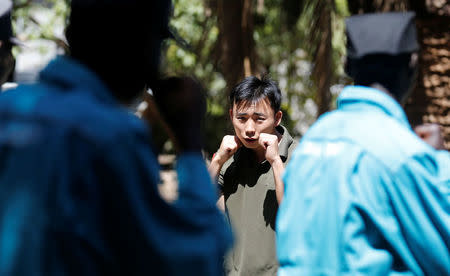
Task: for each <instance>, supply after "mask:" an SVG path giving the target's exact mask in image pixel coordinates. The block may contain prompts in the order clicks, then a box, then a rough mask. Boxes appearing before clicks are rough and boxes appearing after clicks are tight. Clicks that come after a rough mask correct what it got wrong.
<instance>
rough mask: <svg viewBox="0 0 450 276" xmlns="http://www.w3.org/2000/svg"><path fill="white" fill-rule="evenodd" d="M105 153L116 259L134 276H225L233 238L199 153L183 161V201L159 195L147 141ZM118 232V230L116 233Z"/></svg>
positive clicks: (132, 139)
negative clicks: (225, 260) (170, 200)
mask: <svg viewBox="0 0 450 276" xmlns="http://www.w3.org/2000/svg"><path fill="white" fill-rule="evenodd" d="M114 147H115V148H114V150H111V151H110V152H109V153H108V154H107V159H106V160H105V161H106V162H107V163H106V165H107V168H106V170H107V171H108V172H109V173H108V174H105V175H107V177H106V178H107V179H108V182H110V184H108V197H107V198H106V200H105V208H106V212H108V213H109V214H108V216H107V217H109V219H108V221H107V223H106V225H108V227H109V228H110V229H111V230H110V231H114V233H112V235H110V237H111V241H110V242H111V244H112V248H114V251H115V256H117V257H118V258H121V260H126V262H124V263H125V264H126V266H127V267H123V269H124V271H126V272H127V273H129V272H130V271H133V272H134V273H131V274H144V273H146V274H161V275H162V274H164V275H221V273H222V258H223V255H224V254H225V251H226V250H227V248H228V246H229V245H230V243H231V234H230V230H229V229H228V227H227V225H226V224H225V221H224V220H223V217H222V215H221V213H220V211H219V210H218V209H217V208H216V205H215V200H216V193H215V191H214V186H213V185H212V183H211V180H210V177H209V174H208V171H207V169H206V166H205V163H204V161H203V159H202V157H201V154H200V153H185V154H182V155H180V156H179V158H178V161H177V172H178V179H179V184H178V185H179V186H178V191H179V198H178V200H177V201H176V202H174V203H173V204H171V205H170V204H168V203H166V202H165V201H164V200H163V199H162V198H161V197H160V195H159V192H158V189H157V185H158V183H159V165H158V163H157V160H156V158H155V156H154V155H153V154H152V153H151V151H150V148H149V146H148V145H147V143H146V141H145V139H142V141H140V140H139V139H136V138H135V137H128V138H126V139H122V140H121V141H120V143H116V145H115V146H114ZM116 230H117V231H116Z"/></svg>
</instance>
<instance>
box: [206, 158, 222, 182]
mask: <svg viewBox="0 0 450 276" xmlns="http://www.w3.org/2000/svg"><path fill="white" fill-rule="evenodd" d="M222 166H223V163H221V162H219V161H218V160H217V159H215V158H214V157H213V159H212V160H211V164H209V167H208V172H209V175H210V176H211V179H213V181H216V180H217V176H218V175H219V172H220V170H221V169H222Z"/></svg>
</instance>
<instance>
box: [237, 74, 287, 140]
mask: <svg viewBox="0 0 450 276" xmlns="http://www.w3.org/2000/svg"><path fill="white" fill-rule="evenodd" d="M229 100H230V110H229V113H230V118H231V122H232V124H233V127H234V131H235V133H236V136H237V137H238V138H239V140H240V141H241V142H242V144H243V145H244V146H245V147H247V148H251V149H256V148H258V147H259V144H258V139H259V135H260V134H261V133H269V134H275V133H276V130H275V128H276V127H277V126H278V125H279V124H280V122H281V118H282V117H283V113H282V112H281V110H280V106H281V91H280V89H279V88H278V86H277V84H276V83H275V82H274V81H272V80H269V79H266V78H263V79H258V78H257V77H254V76H251V77H247V78H245V79H244V80H243V81H242V82H241V83H239V84H238V85H237V86H236V87H235V88H234V89H233V90H232V91H231V93H230V98H229Z"/></svg>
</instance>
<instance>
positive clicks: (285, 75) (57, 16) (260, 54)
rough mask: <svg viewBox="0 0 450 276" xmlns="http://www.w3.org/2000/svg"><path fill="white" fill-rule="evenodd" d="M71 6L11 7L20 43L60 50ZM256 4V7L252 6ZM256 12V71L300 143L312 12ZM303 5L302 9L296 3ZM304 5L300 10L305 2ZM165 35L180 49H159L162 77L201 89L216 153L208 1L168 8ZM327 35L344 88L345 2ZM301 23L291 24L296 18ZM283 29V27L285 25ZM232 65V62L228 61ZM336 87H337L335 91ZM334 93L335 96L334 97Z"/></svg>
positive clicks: (219, 98)
mask: <svg viewBox="0 0 450 276" xmlns="http://www.w3.org/2000/svg"><path fill="white" fill-rule="evenodd" d="M68 3H69V0H65V1H61V0H43V1H39V2H35V1H28V0H15V1H14V5H15V7H16V9H15V10H14V13H13V19H14V27H15V29H16V32H17V33H20V34H19V37H20V38H21V39H22V40H24V41H27V40H33V39H47V40H52V41H55V42H56V43H58V45H61V43H62V41H63V40H62V39H63V38H62V37H60V35H59V34H61V33H62V30H61V28H63V27H64V25H65V24H64V23H65V20H66V18H67V15H68V12H69V5H68ZM255 3H256V1H255ZM258 3H259V5H260V4H261V3H263V6H261V5H260V6H258V8H256V7H255V11H254V34H253V35H254V40H255V51H256V54H257V58H258V59H257V62H256V63H257V64H256V68H257V71H258V72H260V73H263V74H265V73H266V74H269V75H270V76H271V77H272V78H273V79H274V80H276V81H277V82H278V83H279V86H280V88H281V90H282V93H283V97H284V99H283V103H282V108H283V111H284V113H285V114H284V121H283V124H285V125H286V126H287V127H288V128H289V129H290V131H291V132H292V133H294V135H297V136H299V135H301V134H302V133H304V132H305V131H306V129H307V128H308V126H309V125H310V124H311V123H313V122H314V121H315V119H316V112H317V110H316V109H317V107H316V104H315V101H314V99H315V96H316V91H315V87H314V83H313V81H312V78H311V71H312V66H313V64H314V63H313V54H312V53H311V51H309V48H308V46H309V45H308V43H307V37H308V34H309V33H310V31H311V28H313V26H312V22H314V16H316V14H315V12H314V9H312V8H311V5H307V6H305V7H302V9H301V10H297V11H296V12H295V13H292V14H290V16H289V20H286V18H287V15H286V8H284V9H283V7H290V6H291V5H293V6H295V7H296V9H297V8H298V7H299V6H298V3H296V2H295V1H294V0H264V1H258ZM302 3H303V2H302ZM305 3H306V2H305ZM173 4H174V12H173V17H172V20H171V23H170V24H171V28H172V29H173V30H175V31H176V33H177V34H178V35H179V36H180V37H182V38H183V39H184V40H185V41H186V42H187V45H188V46H186V45H185V44H184V43H177V42H176V41H174V40H168V41H166V42H165V44H164V47H163V50H164V55H163V62H162V65H161V67H162V68H161V69H162V72H164V73H165V74H166V75H191V76H194V77H196V78H197V79H198V80H199V81H200V82H201V83H203V85H204V86H205V88H206V91H207V96H208V97H207V98H208V99H207V100H208V101H207V102H208V115H207V121H206V134H207V137H206V138H207V139H206V141H207V151H208V152H214V151H215V150H216V148H217V147H218V146H219V143H220V140H221V138H222V137H223V135H225V134H227V133H230V132H231V131H232V129H231V127H230V124H229V122H228V104H227V98H226V83H225V80H224V76H223V75H222V73H220V71H219V70H218V61H217V60H218V54H217V49H216V48H217V45H216V43H217V40H218V36H219V29H218V22H217V17H216V15H215V10H214V9H215V4H214V1H211V0H173ZM334 4H335V8H334V13H333V16H332V28H333V40H332V46H333V55H332V57H333V77H332V83H333V84H343V83H347V82H348V79H347V78H345V76H344V72H343V67H342V64H343V60H344V54H345V40H344V38H345V36H344V22H343V18H344V17H345V16H347V15H348V7H347V1H346V0H335V2H334ZM300 11H301V15H300V16H299V17H298V19H297V20H296V21H295V17H296V16H298V13H299V12H300ZM288 21H289V22H288ZM230 58H233V57H230ZM336 87H339V86H336ZM334 90H336V89H334Z"/></svg>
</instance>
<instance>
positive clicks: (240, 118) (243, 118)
mask: <svg viewBox="0 0 450 276" xmlns="http://www.w3.org/2000/svg"><path fill="white" fill-rule="evenodd" d="M237 119H238V120H239V121H245V120H246V118H245V117H237Z"/></svg>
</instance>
